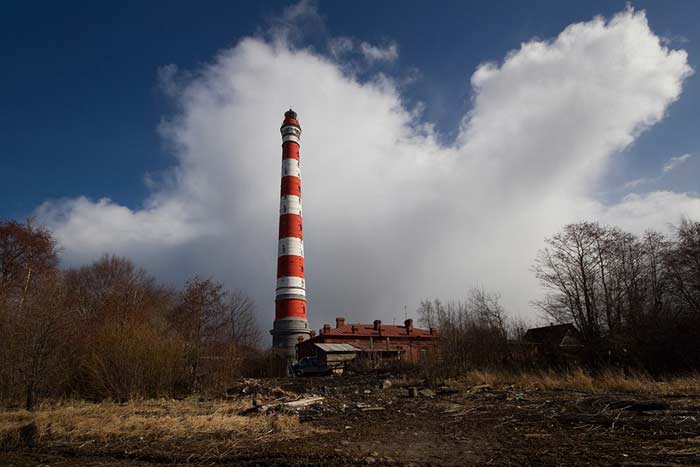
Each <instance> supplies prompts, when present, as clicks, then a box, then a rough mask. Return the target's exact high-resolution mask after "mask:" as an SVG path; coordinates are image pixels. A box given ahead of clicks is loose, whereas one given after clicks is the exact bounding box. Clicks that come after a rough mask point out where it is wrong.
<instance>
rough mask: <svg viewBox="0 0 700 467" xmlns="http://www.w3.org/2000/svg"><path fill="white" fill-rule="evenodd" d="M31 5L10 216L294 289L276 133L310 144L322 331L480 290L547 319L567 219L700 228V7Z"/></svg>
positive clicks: (309, 253) (102, 245)
mask: <svg viewBox="0 0 700 467" xmlns="http://www.w3.org/2000/svg"><path fill="white" fill-rule="evenodd" d="M378 3H379V4H377V2H369V1H367V2H363V1H359V2H352V5H351V6H349V5H348V4H347V3H340V2H317V3H315V2H312V1H308V0H307V1H304V0H302V1H301V2H299V3H290V2H249V3H240V4H238V3H234V2H214V1H208V2H196V3H194V2H167V3H166V2H148V3H144V2H119V3H118V4H114V5H113V6H111V7H106V6H105V4H101V3H98V2H90V3H88V2H84V3H79V2H72V3H70V4H64V3H57V2H34V3H19V2H18V3H15V4H13V5H7V6H6V7H5V10H4V12H3V13H4V14H3V16H2V18H0V52H2V57H3V58H4V61H3V66H2V73H0V102H1V103H2V105H1V107H0V108H1V109H2V112H0V171H1V172H2V175H3V183H2V184H0V197H1V199H2V200H3V203H2V204H0V217H15V218H22V217H24V216H27V215H30V214H35V215H36V216H37V217H38V218H39V220H40V221H41V222H44V223H45V224H46V225H47V226H48V227H49V228H50V229H51V230H52V231H53V232H54V235H55V237H56V238H57V240H58V241H59V243H60V244H61V247H62V249H63V262H64V264H65V265H78V264H83V263H85V262H89V261H92V260H93V259H95V258H97V257H99V256H100V255H101V254H103V253H116V254H120V255H124V256H128V257H130V258H132V259H134V261H136V262H137V264H139V265H141V266H144V267H145V268H146V269H148V270H149V271H151V272H152V273H154V274H155V275H156V276H157V277H158V278H159V279H162V280H165V281H168V282H171V283H173V284H181V283H182V281H183V280H184V279H186V278H187V277H190V276H192V275H194V274H200V275H203V276H214V277H216V278H218V279H220V280H223V281H224V282H225V283H226V284H227V285H228V286H229V287H233V288H240V289H243V290H245V291H246V292H248V293H249V294H250V295H251V296H252V297H253V298H254V299H255V301H256V302H257V303H258V306H259V308H260V317H261V318H260V319H261V322H262V323H265V322H267V321H268V320H269V318H270V313H271V309H272V300H273V298H274V289H275V287H274V277H275V264H276V261H275V255H276V251H277V250H276V244H277V238H276V233H277V229H276V223H277V220H278V219H277V217H278V202H279V158H280V147H279V145H280V140H279V133H278V130H279V124H280V122H281V119H282V113H283V112H284V110H285V109H286V108H288V107H289V106H290V105H292V106H294V108H295V110H297V111H298V112H299V116H300V119H301V124H302V127H303V129H304V134H303V135H302V167H303V168H302V173H303V176H302V178H303V184H304V232H305V250H304V251H305V255H306V265H307V267H306V271H307V288H308V297H309V310H310V314H309V317H310V320H311V323H312V325H313V326H314V327H317V326H319V325H320V324H322V322H323V321H329V322H330V321H332V319H333V318H334V317H335V316H342V315H346V316H348V318H349V319H351V320H355V321H370V322H371V320H372V319H375V318H379V319H384V320H387V321H391V320H392V319H393V318H397V317H398V318H402V316H403V310H404V306H406V307H407V308H408V310H409V311H410V310H415V308H416V306H417V304H418V303H419V301H420V299H422V298H430V297H436V296H439V297H442V298H443V299H446V300H448V299H459V298H460V297H464V296H465V294H466V291H467V290H468V289H469V288H470V287H473V286H482V287H485V288H486V289H487V290H490V291H495V292H499V293H501V295H502V299H503V302H504V304H505V306H506V308H507V309H508V310H509V311H511V312H513V313H514V314H518V315H520V316H523V317H525V318H527V319H535V318H536V316H537V312H536V310H533V309H532V308H531V306H530V305H529V303H530V301H531V300H532V299H535V298H537V297H538V294H539V293H540V292H541V290H540V289H539V288H538V284H537V281H536V279H535V278H534V277H533V275H532V273H531V271H530V266H531V264H532V261H533V259H534V257H535V255H536V253H537V251H538V249H540V248H541V247H542V246H543V239H544V238H545V237H547V236H551V235H552V234H553V233H555V232H556V231H557V230H558V229H560V228H561V226H563V225H564V224H565V223H568V222H574V221H579V220H599V221H601V222H603V223H606V224H614V225H618V226H620V227H622V228H625V229H627V230H630V231H632V232H634V233H636V234H641V233H642V232H643V231H644V230H645V229H647V228H653V229H659V230H662V231H664V230H665V231H669V229H668V226H669V225H671V224H673V223H677V222H678V221H679V220H680V218H681V217H682V216H689V217H692V218H700V194H699V193H698V192H699V191H700V186H699V184H698V174H699V173H700V143H699V142H698V137H697V128H698V127H699V124H700V110H699V108H700V106H698V103H699V102H700V87H699V85H698V75H697V69H698V63H699V57H700V47H699V46H698V44H699V43H700V32H698V30H697V27H696V24H697V21H696V20H697V18H699V17H700V4H698V3H697V2H690V1H689V2H680V1H679V2H674V3H673V4H672V6H669V4H666V3H662V2H650V3H646V2H638V3H634V4H632V5H631V6H627V4H626V3H623V2H535V3H532V4H525V2H500V3H495V2H478V3H477V2H464V1H454V2H437V3H435V4H431V5H430V6H431V7H430V8H427V7H426V3H425V2H378Z"/></svg>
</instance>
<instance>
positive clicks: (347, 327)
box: [297, 318, 438, 362]
mask: <svg viewBox="0 0 700 467" xmlns="http://www.w3.org/2000/svg"><path fill="white" fill-rule="evenodd" d="M437 337H438V334H437V331H436V330H435V329H429V330H427V329H418V328H414V327H413V320H412V319H407V320H406V321H404V324H403V326H395V325H391V326H390V325H385V324H382V322H381V321H379V320H375V321H374V323H373V324H359V323H355V324H345V318H336V320H335V327H331V325H330V324H324V325H323V328H322V329H320V330H319V333H318V335H316V333H314V332H313V331H312V332H311V338H310V339H307V340H305V341H303V342H299V343H298V344H297V355H298V358H300V359H301V358H304V357H309V356H313V355H316V346H315V344H319V343H325V344H350V345H352V346H354V347H356V348H358V349H360V355H359V357H360V358H371V359H400V360H403V361H407V362H416V361H418V360H419V359H420V358H421V356H422V355H424V354H425V353H426V352H427V351H428V350H429V349H430V348H432V347H433V345H434V343H435V340H436V339H437Z"/></svg>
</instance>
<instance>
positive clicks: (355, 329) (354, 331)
mask: <svg viewBox="0 0 700 467" xmlns="http://www.w3.org/2000/svg"><path fill="white" fill-rule="evenodd" d="M356 332H357V325H355V324H353V325H352V333H353V334H355V333H356Z"/></svg>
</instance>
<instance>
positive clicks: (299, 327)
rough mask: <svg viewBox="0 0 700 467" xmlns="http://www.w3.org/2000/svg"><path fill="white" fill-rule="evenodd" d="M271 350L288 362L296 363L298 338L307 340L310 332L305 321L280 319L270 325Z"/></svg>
mask: <svg viewBox="0 0 700 467" xmlns="http://www.w3.org/2000/svg"><path fill="white" fill-rule="evenodd" d="M270 334H272V350H274V351H275V352H278V353H279V354H281V355H284V356H285V357H286V358H287V360H288V361H290V362H292V361H296V359H297V347H296V346H297V344H298V343H299V336H301V337H303V339H304V340H306V339H308V338H309V335H310V334H311V330H310V329H309V325H308V324H307V322H306V320H305V319H301V318H282V319H276V320H275V322H274V324H273V325H272V330H271V331H270Z"/></svg>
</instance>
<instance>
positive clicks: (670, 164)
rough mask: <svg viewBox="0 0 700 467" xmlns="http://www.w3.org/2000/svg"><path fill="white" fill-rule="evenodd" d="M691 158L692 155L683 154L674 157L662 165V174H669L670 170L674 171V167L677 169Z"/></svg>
mask: <svg viewBox="0 0 700 467" xmlns="http://www.w3.org/2000/svg"><path fill="white" fill-rule="evenodd" d="M691 157H693V156H692V154H683V155H682V156H674V157H672V158H670V159H669V160H668V161H667V162H666V163H665V164H664V167H663V171H664V173H666V172H670V171H671V170H673V169H675V168H676V167H678V166H679V165H681V164H682V163H684V162H685V161H687V160H688V159H690V158H691Z"/></svg>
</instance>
